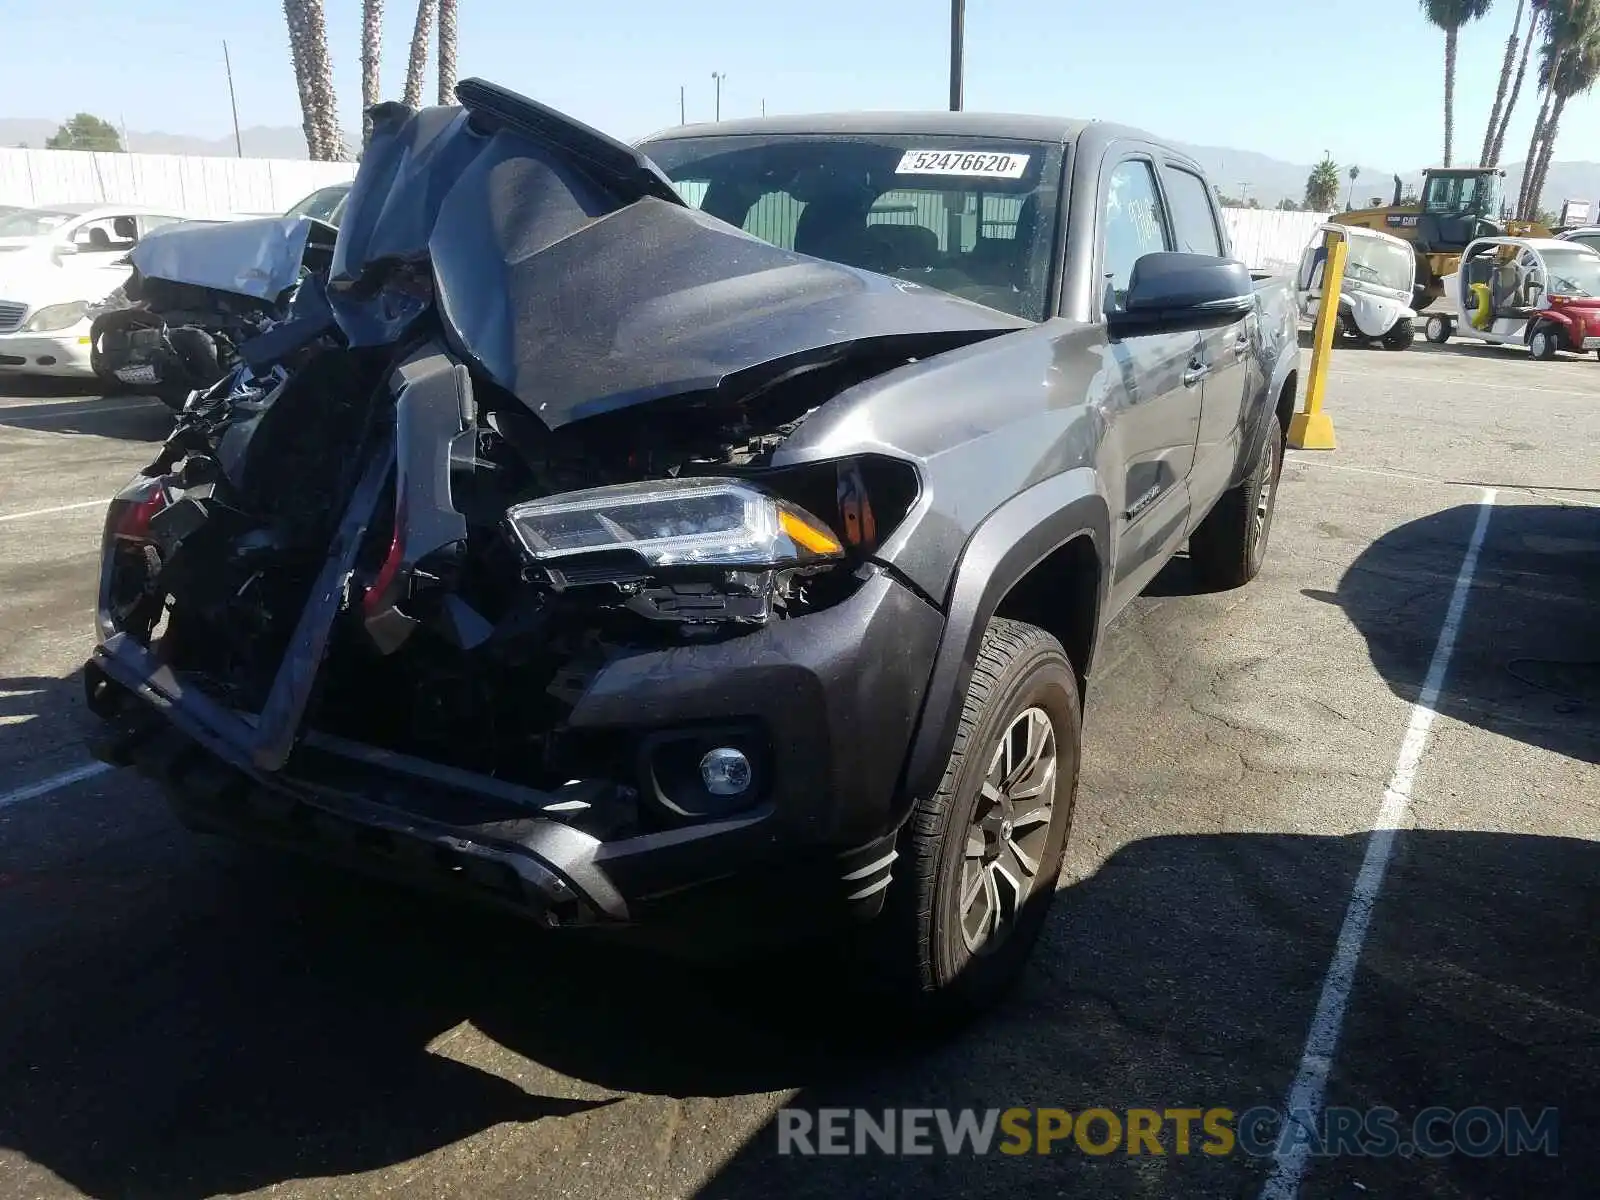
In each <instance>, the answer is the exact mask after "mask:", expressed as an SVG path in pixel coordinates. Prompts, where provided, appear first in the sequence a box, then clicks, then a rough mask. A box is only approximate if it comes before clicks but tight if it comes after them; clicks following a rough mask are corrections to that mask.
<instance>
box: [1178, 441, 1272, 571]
mask: <svg viewBox="0 0 1600 1200" xmlns="http://www.w3.org/2000/svg"><path fill="white" fill-rule="evenodd" d="M1282 472H1283V427H1282V426H1281V425H1280V424H1279V423H1278V418H1277V416H1276V415H1274V416H1273V417H1272V418H1271V423H1270V425H1269V426H1268V428H1267V436H1266V439H1265V440H1264V441H1263V443H1262V446H1261V450H1260V452H1259V453H1258V454H1257V455H1256V461H1255V462H1254V463H1253V464H1252V465H1251V468H1250V473H1249V474H1248V475H1247V476H1246V477H1245V481H1244V482H1243V483H1241V484H1239V485H1238V486H1237V487H1235V488H1233V489H1232V490H1231V491H1228V492H1225V493H1223V496H1222V499H1220V500H1218V501H1217V505H1216V507H1215V508H1213V509H1212V510H1211V511H1210V512H1209V513H1207V514H1206V518H1205V520H1203V521H1201V522H1200V524H1199V525H1198V526H1197V527H1196V528H1195V531H1194V532H1193V533H1191V534H1190V535H1189V561H1190V563H1191V564H1192V565H1193V567H1194V573H1195V575H1196V577H1198V579H1199V580H1200V582H1201V583H1202V584H1203V585H1204V586H1206V587H1208V588H1213V589H1216V590H1219V591H1220V590H1223V589H1227V588H1236V587H1243V586H1244V585H1245V584H1247V583H1249V582H1250V581H1251V580H1252V579H1254V578H1255V577H1256V576H1257V575H1259V574H1260V573H1261V564H1262V562H1263V561H1264V560H1265V559H1266V556H1267V537H1268V535H1269V534H1270V533H1271V532H1272V513H1273V510H1274V508H1275V507H1276V505H1277V500H1278V478H1279V476H1280V475H1281V474H1282Z"/></svg>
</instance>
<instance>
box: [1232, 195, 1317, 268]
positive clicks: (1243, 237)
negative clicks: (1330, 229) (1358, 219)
mask: <svg viewBox="0 0 1600 1200" xmlns="http://www.w3.org/2000/svg"><path fill="white" fill-rule="evenodd" d="M1331 215H1332V214H1330V213H1310V212H1279V211H1278V210H1276V209H1268V208H1225V209H1223V210H1222V219H1223V222H1224V223H1225V224H1226V225H1227V226H1228V238H1229V240H1230V241H1232V242H1233V254H1234V257H1235V258H1238V259H1241V260H1242V261H1243V262H1244V263H1245V265H1246V266H1248V267H1250V268H1251V269H1252V270H1256V271H1272V272H1274V273H1275V274H1292V273H1294V271H1295V270H1296V269H1297V268H1298V267H1299V265H1300V256H1301V254H1303V253H1305V248H1306V247H1307V246H1309V245H1310V244H1311V238H1312V235H1313V234H1314V233H1315V232H1316V229H1317V226H1318V225H1320V224H1322V223H1323V222H1324V221H1326V220H1327V219H1328V217H1329V216H1331Z"/></svg>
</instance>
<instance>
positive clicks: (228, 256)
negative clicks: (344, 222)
mask: <svg viewBox="0 0 1600 1200" xmlns="http://www.w3.org/2000/svg"><path fill="white" fill-rule="evenodd" d="M319 231H326V232H325V236H326V237H329V238H331V237H332V236H333V230H332V228H331V227H330V226H328V225H325V224H323V223H322V222H320V221H316V220H314V219H312V218H311V217H263V218H259V219H253V220H243V221H225V222H218V223H215V224H212V223H198V222H197V223H196V224H194V225H192V226H180V227H177V228H172V229H163V230H159V231H157V232H155V233H152V234H151V235H149V236H148V237H146V238H145V239H144V240H143V241H141V242H140V243H139V244H138V245H137V246H135V247H134V248H133V250H132V251H130V253H129V259H130V261H131V262H132V263H133V265H134V266H135V267H137V268H138V269H139V273H140V274H141V275H142V276H144V277H145V278H146V279H163V280H166V281H168V282H170V283H186V284H190V285H192V286H195V287H203V288H212V289H215V290H217V291H222V292H235V293H237V294H239V295H241V296H252V297H254V298H255V299H257V300H268V301H271V300H276V299H277V298H278V297H279V296H280V295H282V294H283V292H284V291H285V290H287V289H288V288H291V287H293V286H294V284H295V283H296V282H297V281H298V280H299V278H300V264H301V262H302V260H303V259H304V258H305V253H306V245H307V243H308V241H309V240H310V238H311V237H312V234H313V233H314V232H319Z"/></svg>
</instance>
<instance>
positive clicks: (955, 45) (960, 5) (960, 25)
mask: <svg viewBox="0 0 1600 1200" xmlns="http://www.w3.org/2000/svg"><path fill="white" fill-rule="evenodd" d="M966 13H967V4H966V0H950V111H951V112H960V111H961V65H962V64H961V60H962V55H963V52H964V50H965V43H966V38H967V31H966V25H967V17H966Z"/></svg>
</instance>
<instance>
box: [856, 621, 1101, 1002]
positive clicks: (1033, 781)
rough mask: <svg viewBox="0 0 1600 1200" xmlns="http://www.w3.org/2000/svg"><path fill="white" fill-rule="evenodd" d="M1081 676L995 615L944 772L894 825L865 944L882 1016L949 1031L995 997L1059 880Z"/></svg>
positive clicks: (1039, 639) (1051, 644)
mask: <svg viewBox="0 0 1600 1200" xmlns="http://www.w3.org/2000/svg"><path fill="white" fill-rule="evenodd" d="M1081 728H1082V716H1081V709H1080V704H1079V698H1078V681H1077V676H1076V674H1075V673H1074V671H1073V668H1072V664H1071V663H1070V662H1069V661H1068V659H1067V655H1066V652H1065V651H1064V650H1063V649H1062V648H1061V643H1060V642H1058V641H1057V640H1056V639H1055V638H1054V637H1052V636H1051V635H1050V634H1049V633H1047V632H1045V631H1044V630H1043V629H1039V628H1037V627H1036V626H1033V625H1026V624H1023V623H1022V622H1020V621H1011V620H1006V619H1004V618H1000V617H997V618H995V619H994V620H993V621H991V622H990V624H989V627H988V629H987V630H986V631H985V633H984V636H983V642H982V645H981V646H980V647H979V650H978V661H977V663H976V665H975V666H974V668H973V672H972V682H971V683H970V684H969V685H968V688H967V696H966V699H965V701H964V702H963V704H962V710H961V721H960V725H959V726H958V729H957V733H956V740H955V744H954V746H953V747H952V748H951V751H950V758H949V760H948V762H947V763H946V766H945V771H944V777H943V779H942V780H941V781H940V784H939V787H938V789H937V790H936V791H935V792H934V793H933V794H932V795H930V796H928V797H926V798H924V799H922V800H920V801H919V802H918V803H917V805H916V807H915V808H914V809H913V810H912V813H911V817H910V820H909V821H908V822H907V823H906V826H905V828H904V830H903V832H902V834H901V838H900V845H899V851H900V857H899V861H898V863H897V864H896V869H895V880H894V882H893V883H892V884H891V885H890V891H889V894H888V896H887V898H886V900H885V905H884V911H883V912H882V913H881V914H880V915H879V916H878V918H877V919H876V920H875V921H874V922H873V925H872V928H871V930H870V935H869V940H870V945H869V948H868V956H869V963H868V966H869V969H870V972H871V975H872V982H873V983H875V984H877V985H879V989H880V991H887V992H888V993H889V995H887V996H885V997H884V999H886V1000H887V1001H888V1007H887V1008H886V1010H885V1011H886V1014H893V1015H895V1017H896V1018H897V1019H900V1020H905V1019H909V1020H910V1021H912V1022H913V1023H914V1024H915V1025H917V1026H919V1027H923V1028H928V1027H936V1028H947V1027H948V1026H949V1025H950V1024H952V1023H955V1022H960V1021H963V1020H965V1019H968V1018H970V1017H973V1016H976V1015H978V1014H979V1013H981V1012H983V1011H984V1010H985V1009H987V1008H989V1007H990V1006H991V1005H993V1004H994V1003H995V1002H996V1001H998V1000H999V999H1000V998H1001V997H1002V996H1003V995H1004V994H1005V992H1006V991H1007V990H1008V989H1009V988H1010V986H1011V984H1012V983H1013V982H1014V980H1015V979H1016V976H1017V975H1018V973H1019V972H1020V971H1021V970H1022V968H1023V966H1024V965H1025V963H1026V962H1027V960H1028V958H1029V956H1030V954H1031V952H1032V950H1033V947H1034V944H1035V943H1036V942H1037V941H1038V938H1039V933H1040V930H1041V929H1042V928H1043V925H1044V917H1045V913H1046V911H1047V910H1048V908H1049V906H1050V902H1051V900H1052V899H1053V897H1054V895H1055V888H1056V882H1057V880H1058V879H1059V877H1060V873H1061V863H1062V858H1063V855H1064V852H1065V848H1066V842H1067V832H1068V830H1069V828H1070V827H1071V824H1072V807H1073V800H1074V798H1075V796H1076V793H1077V787H1078V755H1079V738H1080V731H1081Z"/></svg>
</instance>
